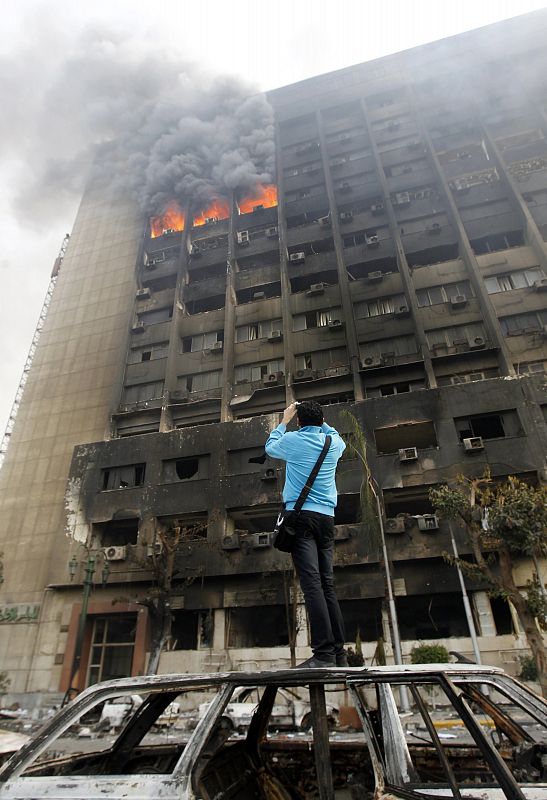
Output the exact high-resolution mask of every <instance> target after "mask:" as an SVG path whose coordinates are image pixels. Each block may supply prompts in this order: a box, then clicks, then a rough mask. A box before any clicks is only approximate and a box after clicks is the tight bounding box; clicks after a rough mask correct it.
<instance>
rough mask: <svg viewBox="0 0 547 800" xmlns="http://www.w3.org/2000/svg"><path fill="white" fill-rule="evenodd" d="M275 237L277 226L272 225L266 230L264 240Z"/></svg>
mask: <svg viewBox="0 0 547 800" xmlns="http://www.w3.org/2000/svg"><path fill="white" fill-rule="evenodd" d="M276 237H277V225H272V226H271V228H266V238H267V239H275V238H276Z"/></svg>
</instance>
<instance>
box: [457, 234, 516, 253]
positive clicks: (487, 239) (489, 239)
mask: <svg viewBox="0 0 547 800" xmlns="http://www.w3.org/2000/svg"><path fill="white" fill-rule="evenodd" d="M470 244H471V247H472V249H473V252H474V253H475V255H477V256H480V255H484V254H485V253H496V252H498V251H499V250H509V248H510V247H522V246H523V245H524V236H523V233H522V231H507V233H495V234H494V233H493V234H490V235H489V236H482V237H480V238H479V239H471V240H470Z"/></svg>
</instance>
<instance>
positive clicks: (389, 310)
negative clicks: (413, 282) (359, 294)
mask: <svg viewBox="0 0 547 800" xmlns="http://www.w3.org/2000/svg"><path fill="white" fill-rule="evenodd" d="M402 308H408V303H407V302H406V298H405V296H404V294H396V295H393V296H392V297H376V298H374V300H363V301H362V302H360V303H355V306H354V309H355V317H356V319H365V318H366V317H379V316H382V315H384V314H393V313H394V312H395V311H399V310H400V309H402Z"/></svg>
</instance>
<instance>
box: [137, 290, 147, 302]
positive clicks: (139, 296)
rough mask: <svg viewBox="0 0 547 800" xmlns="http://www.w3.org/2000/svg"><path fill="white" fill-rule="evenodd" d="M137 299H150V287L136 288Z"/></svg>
mask: <svg viewBox="0 0 547 800" xmlns="http://www.w3.org/2000/svg"><path fill="white" fill-rule="evenodd" d="M136 297H137V300H149V299H150V289H148V288H146V289H137V295H136Z"/></svg>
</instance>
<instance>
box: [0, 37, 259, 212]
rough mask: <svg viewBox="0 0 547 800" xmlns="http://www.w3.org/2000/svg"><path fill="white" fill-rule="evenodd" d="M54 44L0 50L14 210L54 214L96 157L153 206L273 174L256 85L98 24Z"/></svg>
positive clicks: (1, 129) (97, 166) (203, 196)
mask: <svg viewBox="0 0 547 800" xmlns="http://www.w3.org/2000/svg"><path fill="white" fill-rule="evenodd" d="M59 44H62V47H57V48H50V49H49V52H48V58H46V57H44V56H43V55H41V50H40V48H38V47H36V46H34V45H33V43H31V44H29V48H28V51H27V52H22V53H21V55H20V56H18V57H17V59H16V61H15V62H14V60H13V59H10V60H9V69H8V63H7V60H6V63H4V64H3V65H2V63H1V61H0V68H1V67H2V66H4V70H3V74H4V75H9V76H11V86H12V91H10V92H9V93H7V106H6V105H5V106H4V109H3V110H4V114H3V122H0V141H1V142H2V144H3V147H2V151H3V152H2V155H3V156H4V158H6V157H7V158H10V159H11V160H13V159H16V160H17V162H18V163H19V166H20V179H19V181H18V188H17V190H16V193H15V196H14V200H13V204H14V209H15V212H16V214H17V216H18V218H19V220H24V221H25V222H26V223H27V224H28V223H31V224H32V223H34V224H35V225H37V226H38V227H40V223H42V224H48V223H49V222H50V221H51V220H52V218H53V215H55V213H56V212H57V213H62V209H63V200H67V201H70V202H73V200H74V198H75V197H77V196H78V195H79V194H81V191H82V189H83V185H84V183H85V180H86V178H87V176H88V174H89V170H90V168H92V170H93V174H94V175H96V176H97V175H98V176H99V177H102V178H104V179H105V180H107V181H108V182H109V183H112V182H113V183H114V184H115V185H117V186H119V187H122V188H123V189H126V190H128V191H131V192H134V193H135V194H136V195H137V197H138V199H139V202H140V203H141V204H142V206H143V209H144V210H145V211H146V212H147V213H150V214H152V213H158V212H161V211H162V207H163V206H164V205H165V203H166V202H167V201H169V200H171V199H173V198H176V199H177V200H179V201H180V202H184V201H186V200H187V199H188V198H189V197H190V196H191V197H192V198H193V200H194V202H196V201H197V202H207V201H208V200H210V199H211V198H212V197H213V196H215V195H217V194H224V193H226V192H228V191H229V190H233V189H236V190H242V191H245V190H249V189H252V188H253V187H254V186H256V184H257V183H264V182H269V181H271V180H273V176H274V143H273V113H272V109H271V107H270V106H269V104H268V102H267V101H266V98H265V97H264V95H261V94H256V89H255V88H254V87H252V86H251V85H248V84H246V83H244V82H242V81H240V80H236V79H234V78H226V77H215V76H211V75H208V74H206V73H204V72H203V70H202V69H200V68H199V67H198V66H196V65H195V64H191V63H187V62H184V61H183V60H181V59H180V57H178V56H175V55H173V54H169V53H166V52H165V51H164V50H159V51H158V52H154V51H152V50H149V51H148V52H143V46H142V42H139V43H138V44H137V43H136V42H134V41H130V40H124V39H123V38H120V37H118V36H116V35H114V34H113V33H112V32H106V31H103V30H99V29H93V30H87V31H86V32H85V33H84V34H82V35H81V36H80V37H79V39H78V40H77V41H75V42H72V43H71V45H70V47H69V48H68V50H67V42H66V41H64V42H62V43H59ZM52 52H62V53H63V52H64V53H65V55H64V57H62V58H58V59H57V60H55V58H53V59H50V58H49V55H50V54H51V53H52ZM37 61H38V63H37ZM31 73H32V77H31ZM22 86H25V87H28V89H27V91H26V96H25V99H24V101H22V99H21V96H20V91H21V87H22ZM92 164H93V167H91V165H92Z"/></svg>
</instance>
